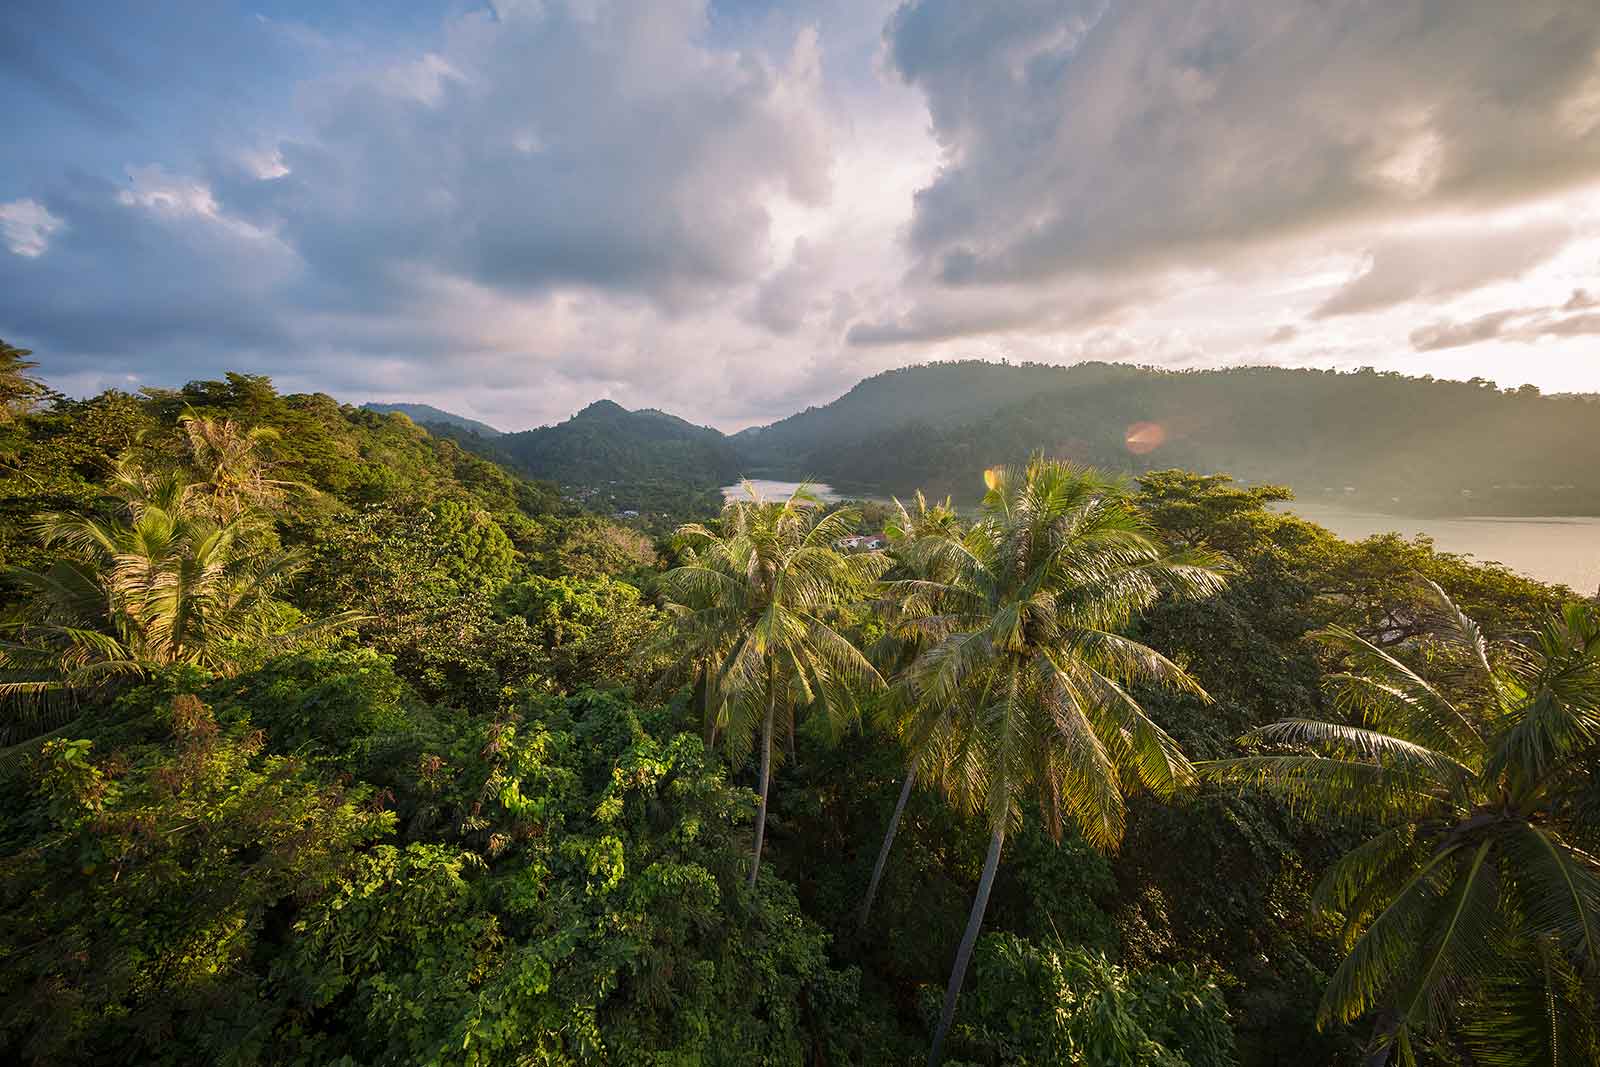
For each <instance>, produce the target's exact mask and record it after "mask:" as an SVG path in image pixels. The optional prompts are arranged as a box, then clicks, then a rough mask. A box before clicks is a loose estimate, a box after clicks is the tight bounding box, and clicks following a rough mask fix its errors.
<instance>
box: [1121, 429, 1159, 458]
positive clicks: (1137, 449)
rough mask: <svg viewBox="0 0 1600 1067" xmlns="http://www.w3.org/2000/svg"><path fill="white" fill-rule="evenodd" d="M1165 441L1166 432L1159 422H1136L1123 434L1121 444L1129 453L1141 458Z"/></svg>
mask: <svg viewBox="0 0 1600 1067" xmlns="http://www.w3.org/2000/svg"><path fill="white" fill-rule="evenodd" d="M1166 440H1167V431H1166V430H1165V429H1164V428H1163V427H1162V425H1161V424H1160V423H1159V422H1136V423H1134V424H1133V425H1132V426H1129V427H1128V431H1127V433H1125V434H1123V437H1122V443H1123V444H1124V445H1126V446H1127V449H1128V451H1129V452H1132V453H1133V454H1134V455H1136V456H1142V455H1145V454H1146V453H1149V452H1154V451H1155V450H1156V449H1158V448H1160V447H1161V446H1162V444H1164V443H1165V442H1166Z"/></svg>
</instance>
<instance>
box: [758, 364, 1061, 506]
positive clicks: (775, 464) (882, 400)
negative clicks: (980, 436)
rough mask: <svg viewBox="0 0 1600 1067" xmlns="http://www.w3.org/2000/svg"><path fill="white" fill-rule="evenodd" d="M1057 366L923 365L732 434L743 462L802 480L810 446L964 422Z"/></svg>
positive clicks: (1028, 388)
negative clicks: (926, 425) (910, 426)
mask: <svg viewBox="0 0 1600 1067" xmlns="http://www.w3.org/2000/svg"><path fill="white" fill-rule="evenodd" d="M1061 370H1062V368H1060V367H1056V366H1046V365H1043V364H1022V365H1020V366H1006V365H1003V364H994V363H983V362H979V361H977V360H967V361H962V362H942V363H925V364H922V365H920V366H915V367H903V368H900V369H898V370H891V371H885V372H883V373H882V374H877V375H874V376H872V377H871V378H866V379H863V380H862V381H860V382H857V383H856V385H855V386H854V387H853V388H851V390H850V391H849V392H848V393H846V394H844V395H843V396H841V397H840V398H839V399H837V400H835V401H833V402H832V403H830V404H825V405H823V406H822V407H809V408H806V409H805V410H804V411H802V412H799V413H798V414H795V415H790V416H789V417H788V418H786V419H781V420H779V421H778V422H774V423H772V424H771V425H769V426H758V427H752V428H750V429H748V430H741V431H740V432H739V433H737V434H734V435H733V441H734V443H735V444H736V445H737V446H738V448H739V453H740V455H741V456H742V457H743V458H744V460H745V461H746V464H747V465H748V466H749V467H750V468H751V469H752V470H756V471H759V472H761V473H770V474H775V475H779V476H784V475H787V476H791V477H803V476H805V475H807V474H811V473H815V471H814V469H812V468H809V467H807V466H806V462H805V461H806V459H807V457H809V456H810V455H811V453H813V452H814V451H816V450H817V449H819V448H821V447H823V446H828V447H840V446H843V445H848V444H851V443H854V442H859V441H862V440H864V439H866V438H868V437H873V436H876V435H878V434H882V433H885V432H888V431H892V430H894V429H896V428H897V427H899V426H903V425H905V424H907V423H912V422H920V421H929V422H966V421H968V420H971V419H975V418H978V417H980V416H983V415H986V414H988V413H990V412H992V411H995V410H997V409H999V408H1002V407H1005V406H1007V405H1009V404H1014V403H1018V402H1020V401H1023V400H1026V399H1027V398H1028V397H1030V396H1033V395H1035V394H1036V393H1037V392H1038V391H1039V390H1040V389H1044V388H1049V387H1051V386H1053V385H1057V384H1059V382H1058V380H1059V377H1060V373H1061Z"/></svg>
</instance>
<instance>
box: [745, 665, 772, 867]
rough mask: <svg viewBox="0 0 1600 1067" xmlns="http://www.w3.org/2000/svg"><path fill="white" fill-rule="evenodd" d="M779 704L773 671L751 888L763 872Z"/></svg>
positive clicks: (763, 737) (769, 678)
mask: <svg viewBox="0 0 1600 1067" xmlns="http://www.w3.org/2000/svg"><path fill="white" fill-rule="evenodd" d="M777 703H778V692H777V690H776V689H774V688H773V684H772V671H771V670H770V669H769V670H768V671H767V718H766V721H765V722H763V723H762V724H761V804H760V806H758V807H757V808H756V852H755V858H754V859H752V860H751V861H750V888H751V889H754V888H755V887H756V875H757V874H758V873H760V871H761V841H762V839H763V838H764V837H766V836H767V788H768V787H769V786H770V785H771V784H772V716H773V712H774V711H775V710H776V707H777Z"/></svg>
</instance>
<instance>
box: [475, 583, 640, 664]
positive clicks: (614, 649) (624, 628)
mask: <svg viewBox="0 0 1600 1067" xmlns="http://www.w3.org/2000/svg"><path fill="white" fill-rule="evenodd" d="M500 607H501V608H502V610H504V611H507V612H509V613H510V614H512V615H516V616H519V617H521V618H522V619H524V620H526V621H527V623H528V625H529V627H530V628H531V629H532V631H533V634H534V637H535V639H536V640H538V641H539V642H540V644H541V645H542V646H543V647H544V648H546V649H547V650H548V652H549V656H550V665H549V671H550V675H551V677H552V678H553V679H554V680H555V682H556V684H557V685H558V686H559V687H560V688H562V689H565V690H568V691H576V690H577V689H579V688H581V687H582V686H584V685H603V684H630V683H637V682H642V681H644V680H645V679H646V678H648V677H649V676H650V675H651V674H652V673H653V671H654V670H655V669H656V668H657V667H658V666H659V658H658V657H653V656H652V655H651V654H650V652H649V648H650V645H651V644H652V642H654V640H655V638H656V633H657V630H658V628H659V627H660V625H661V621H662V615H661V613H660V612H659V611H657V610H656V609H655V608H654V607H652V606H651V605H650V604H649V603H647V602H646V601H645V600H644V599H643V598H642V596H641V595H640V593H639V590H638V589H637V588H636V587H634V586H631V585H628V584H627V583H625V582H619V581H617V580H616V579H614V578H609V577H606V576H604V575H602V576H599V577H595V578H579V577H575V576H570V575H568V576H563V577H561V578H544V577H540V576H538V575H534V576H531V577H529V578H527V579H525V580H523V581H521V582H518V583H517V584H515V585H513V586H511V587H509V588H507V589H506V590H505V592H504V593H503V594H502V595H501V599H500Z"/></svg>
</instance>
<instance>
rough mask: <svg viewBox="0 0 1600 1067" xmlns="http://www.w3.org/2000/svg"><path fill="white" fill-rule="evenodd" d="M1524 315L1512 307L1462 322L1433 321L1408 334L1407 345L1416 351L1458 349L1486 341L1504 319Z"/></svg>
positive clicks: (1503, 324) (1491, 337)
mask: <svg viewBox="0 0 1600 1067" xmlns="http://www.w3.org/2000/svg"><path fill="white" fill-rule="evenodd" d="M1523 314H1526V312H1524V311H1521V310H1518V309H1512V310H1508V311H1494V312H1490V313H1489V314H1487V315H1479V316H1478V317H1477V318H1475V319H1468V320H1467V321H1466V322H1436V323H1434V324H1433V325H1431V326H1423V327H1421V328H1420V329H1417V330H1413V331H1412V333H1411V347H1412V348H1413V349H1415V350H1416V351H1418V352H1436V351H1438V350H1439V349H1441V348H1461V347H1464V346H1466V345H1475V344H1478V343H1479V342H1480V341H1490V340H1493V339H1494V338H1496V337H1499V336H1500V335H1501V331H1502V330H1503V329H1504V328H1505V325H1506V323H1507V322H1510V321H1511V320H1512V319H1515V318H1517V317H1518V316H1521V315H1523Z"/></svg>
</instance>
